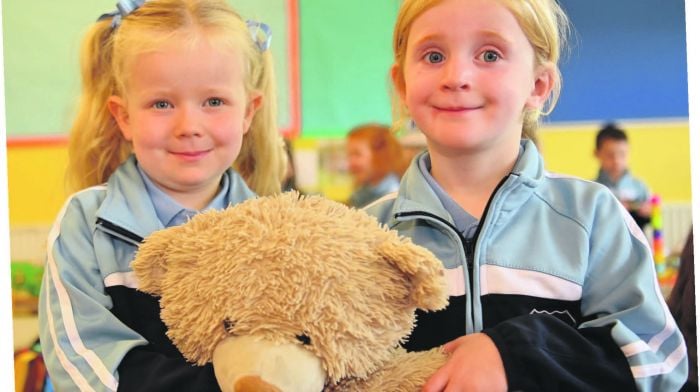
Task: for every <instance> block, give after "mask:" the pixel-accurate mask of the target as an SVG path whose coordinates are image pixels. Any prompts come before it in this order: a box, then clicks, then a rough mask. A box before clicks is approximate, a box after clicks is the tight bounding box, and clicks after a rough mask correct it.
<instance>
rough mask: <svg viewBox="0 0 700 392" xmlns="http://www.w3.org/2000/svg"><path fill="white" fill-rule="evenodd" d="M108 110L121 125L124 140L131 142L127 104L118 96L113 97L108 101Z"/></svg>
mask: <svg viewBox="0 0 700 392" xmlns="http://www.w3.org/2000/svg"><path fill="white" fill-rule="evenodd" d="M107 109H109V112H110V113H112V117H114V120H115V121H116V122H117V125H119V130H121V132H122V135H123V136H124V139H126V140H127V141H131V127H130V126H129V124H130V122H129V111H128V110H127V108H126V102H125V101H124V100H123V99H122V98H121V97H118V96H116V95H112V96H110V97H109V98H108V99H107Z"/></svg>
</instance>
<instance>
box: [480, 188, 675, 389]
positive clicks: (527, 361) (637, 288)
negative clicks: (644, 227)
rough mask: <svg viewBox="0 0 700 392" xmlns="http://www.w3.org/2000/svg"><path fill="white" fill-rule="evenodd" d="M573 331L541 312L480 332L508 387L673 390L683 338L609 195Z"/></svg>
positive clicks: (597, 219) (632, 227) (630, 225)
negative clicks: (488, 342) (495, 354)
mask: <svg viewBox="0 0 700 392" xmlns="http://www.w3.org/2000/svg"><path fill="white" fill-rule="evenodd" d="M594 204H595V208H594V212H593V213H592V214H591V220H590V221H588V222H585V227H587V230H588V232H589V238H590V240H589V243H588V244H587V246H588V249H589V250H588V255H589V258H588V264H587V265H588V267H587V271H586V277H585V279H584V284H583V288H582V294H581V315H582V319H583V322H581V323H580V324H579V325H578V327H577V328H574V327H571V326H569V325H568V324H566V323H564V322H563V321H560V320H559V319H557V318H556V317H553V316H550V315H547V314H538V315H528V316H521V317H516V318H513V319H510V320H507V321H505V322H502V323H500V324H498V325H496V326H495V327H493V328H490V329H488V330H485V331H484V332H485V333H486V334H487V335H489V336H490V337H491V338H492V339H493V340H494V342H495V343H496V346H497V347H498V349H499V351H500V353H501V357H502V358H503V361H504V365H505V369H506V373H507V377H508V384H509V389H512V390H526V391H528V390H633V389H635V387H636V389H638V390H640V391H675V390H678V389H679V388H680V387H681V385H683V383H684V382H685V380H686V377H687V370H688V369H687V367H688V364H687V355H686V347H685V342H684V341H683V337H682V335H681V333H680V331H679V329H678V327H677V326H676V323H675V322H674V320H673V318H672V317H671V314H670V313H669V311H668V307H667V306H666V303H665V301H664V298H663V296H662V295H661V291H660V289H659V285H658V281H657V278H656V272H655V268H654V262H653V259H652V255H651V251H650V249H649V246H648V243H647V240H646V238H645V236H644V234H643V233H642V231H641V230H640V229H639V227H638V226H636V224H635V223H634V221H633V220H632V218H631V217H630V215H629V214H628V213H627V212H626V211H625V209H624V207H622V205H621V204H620V203H619V202H617V200H615V199H614V196H612V194H610V193H609V192H598V193H597V194H596V199H595V202H594Z"/></svg>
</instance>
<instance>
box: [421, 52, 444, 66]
mask: <svg viewBox="0 0 700 392" xmlns="http://www.w3.org/2000/svg"><path fill="white" fill-rule="evenodd" d="M423 58H424V59H425V60H427V61H428V62H429V63H431V64H437V63H439V62H442V60H444V59H445V56H443V55H442V53H438V52H430V53H428V54H426V55H425V57H423Z"/></svg>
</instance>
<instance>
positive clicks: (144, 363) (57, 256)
mask: <svg viewBox="0 0 700 392" xmlns="http://www.w3.org/2000/svg"><path fill="white" fill-rule="evenodd" d="M92 222H94V216H93V215H92V214H90V213H87V212H85V209H84V208H83V207H81V203H79V202H78V201H76V200H75V199H72V200H70V201H69V202H67V203H66V205H65V206H64V208H63V209H62V211H61V212H60V213H59V216H58V218H57V220H56V222H55V223H54V226H53V227H52V229H51V231H50V233H49V239H48V243H47V246H48V254H47V260H46V268H45V272H44V277H43V281H42V287H41V293H40V298H39V324H40V339H41V346H42V352H43V355H44V358H45V362H46V367H47V369H48V371H49V375H50V377H51V382H52V384H53V386H54V389H55V390H57V391H74V390H76V391H77V390H80V391H84V390H85V391H93V390H94V391H116V390H117V389H123V390H127V389H124V387H126V385H124V386H123V385H121V382H120V381H122V380H124V381H128V380H131V381H133V380H136V379H138V378H139V377H140V378H141V382H133V383H130V384H129V386H128V390H129V391H139V390H148V391H158V390H161V389H159V388H162V386H166V387H167V388H168V389H169V390H183V389H180V388H178V387H173V385H178V386H180V387H183V385H187V382H193V383H194V382H202V381H203V380H207V381H208V383H203V384H201V385H203V386H207V385H214V387H213V388H212V390H218V387H216V380H215V378H214V376H213V371H212V370H211V366H209V367H195V366H192V365H191V364H188V363H186V362H185V361H184V359H177V358H176V359H173V358H166V357H165V356H164V355H162V354H160V353H157V352H149V351H148V347H149V345H148V342H147V341H146V340H145V339H144V338H143V337H142V336H141V335H139V334H138V333H137V332H135V331H134V330H132V329H131V328H129V327H128V326H126V325H125V324H124V323H123V322H121V321H120V320H119V319H118V318H117V317H116V316H115V315H114V314H113V313H112V312H111V311H110V309H111V308H112V305H113V303H112V300H111V297H110V296H109V295H107V294H106V293H105V283H104V280H103V277H102V273H101V270H100V268H99V266H98V254H99V253H100V252H103V251H104V249H100V250H97V251H96V248H95V246H94V241H93V238H94V235H95V232H94V230H95V229H94V224H93V223H92ZM109 256H110V254H109V252H106V256H102V257H109ZM112 257H113V256H112ZM184 390H207V389H206V387H204V388H202V387H200V384H197V387H196V388H195V387H193V388H187V387H185V389H184Z"/></svg>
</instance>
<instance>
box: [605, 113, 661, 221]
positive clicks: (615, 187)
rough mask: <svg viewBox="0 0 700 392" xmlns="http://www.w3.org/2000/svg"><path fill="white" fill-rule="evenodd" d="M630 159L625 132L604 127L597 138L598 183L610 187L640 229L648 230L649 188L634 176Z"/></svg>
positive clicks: (612, 124) (610, 126)
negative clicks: (629, 163)
mask: <svg viewBox="0 0 700 392" xmlns="http://www.w3.org/2000/svg"><path fill="white" fill-rule="evenodd" d="M628 156H629V142H628V141H627V135H626V134H625V131H624V130H622V129H621V128H620V127H619V126H618V125H617V124H615V123H608V124H606V125H605V126H603V128H602V129H601V130H600V131H598V134H597V135H596V139H595V157H596V158H598V161H599V162H600V170H599V171H598V177H597V178H596V179H595V181H596V182H599V183H601V184H603V185H605V186H607V187H608V188H610V190H611V191H612V192H613V193H614V194H615V196H616V197H617V198H618V200H620V202H621V203H622V205H623V206H625V208H626V209H627V211H629V212H630V214H631V215H632V217H633V218H634V221H635V222H637V224H638V225H639V227H641V228H644V226H646V225H647V224H648V223H649V215H650V214H651V203H650V201H649V198H650V195H649V189H648V188H647V186H646V185H645V184H644V182H642V181H641V180H639V179H638V178H635V177H633V176H632V174H631V173H630V171H629V168H628V162H627V159H628Z"/></svg>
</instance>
